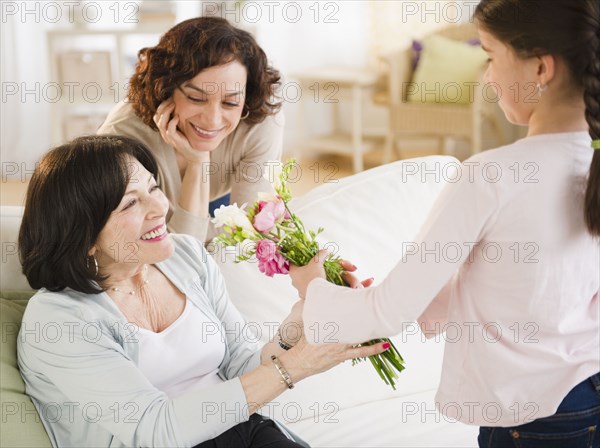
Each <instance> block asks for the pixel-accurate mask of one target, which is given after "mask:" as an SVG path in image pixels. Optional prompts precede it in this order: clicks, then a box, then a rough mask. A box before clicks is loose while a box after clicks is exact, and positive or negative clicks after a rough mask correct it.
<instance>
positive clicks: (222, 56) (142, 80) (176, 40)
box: [128, 17, 281, 129]
mask: <svg viewBox="0 0 600 448" xmlns="http://www.w3.org/2000/svg"><path fill="white" fill-rule="evenodd" d="M234 60H235V61H239V62H240V63H241V64H243V65H244V66H245V67H246V70H247V72H248V78H247V83H246V101H245V104H244V112H243V113H244V114H245V113H248V114H249V115H248V117H247V118H246V119H245V122H246V123H248V124H250V125H254V124H257V123H260V122H261V121H263V120H264V119H265V118H266V117H267V116H269V115H273V114H275V113H277V111H279V109H280V108H281V101H280V100H279V99H278V98H277V93H278V88H279V86H280V79H281V75H280V73H279V71H277V70H276V69H274V68H273V67H271V66H270V65H269V64H268V61H267V56H266V54H265V52H264V51H263V50H262V49H261V48H260V47H259V46H258V44H257V43H256V41H255V40H254V38H253V37H252V35H251V34H250V33H248V32H247V31H243V30H241V29H238V28H236V27H234V26H233V25H231V24H230V23H229V22H228V21H227V20H225V19H222V18H220V17H198V18H195V19H189V20H186V21H184V22H181V23H179V24H177V25H175V26H174V27H173V28H171V29H170V30H169V31H167V32H166V33H165V34H164V35H163V36H162V37H161V39H160V42H159V43H158V45H156V46H155V47H150V48H142V49H141V50H140V51H139V53H138V62H137V65H136V68H135V73H134V75H133V76H132V77H131V80H130V81H129V93H128V99H129V101H130V102H131V103H132V106H133V109H134V111H135V113H136V115H137V116H139V117H140V118H141V119H142V120H143V121H144V123H146V124H147V125H148V126H150V127H151V128H152V129H157V128H156V124H155V123H154V121H153V120H152V117H153V115H154V114H155V112H156V109H157V107H158V106H159V104H160V103H162V102H163V101H165V100H166V99H168V98H169V97H170V96H171V95H172V94H173V91H174V90H175V89H176V88H177V87H178V86H180V85H181V84H182V83H183V82H185V81H187V80H189V79H192V78H193V77H194V76H196V75H197V74H198V73H200V72H201V71H202V70H204V69H206V68H209V67H214V66H217V65H223V64H227V63H228V62H232V61H234Z"/></svg>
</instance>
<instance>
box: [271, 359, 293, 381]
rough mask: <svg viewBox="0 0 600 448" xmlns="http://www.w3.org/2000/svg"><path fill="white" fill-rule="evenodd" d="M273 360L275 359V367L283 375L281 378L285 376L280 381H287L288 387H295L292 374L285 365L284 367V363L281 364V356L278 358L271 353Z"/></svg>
mask: <svg viewBox="0 0 600 448" xmlns="http://www.w3.org/2000/svg"><path fill="white" fill-rule="evenodd" d="M271 361H273V364H274V365H275V368H276V369H277V371H278V372H279V374H280V375H281V378H283V379H282V380H281V381H280V382H281V384H283V383H285V384H286V385H287V388H288V389H293V388H294V383H293V382H292V378H291V377H290V374H289V373H288V371H287V370H285V367H283V365H282V364H281V361H279V358H277V356H275V355H271Z"/></svg>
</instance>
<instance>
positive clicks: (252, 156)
mask: <svg viewBox="0 0 600 448" xmlns="http://www.w3.org/2000/svg"><path fill="white" fill-rule="evenodd" d="M283 125H284V118H283V113H279V114H277V115H276V116H270V117H267V118H266V119H265V121H263V122H262V123H259V124H257V125H254V126H252V127H250V126H248V125H247V124H246V123H244V122H243V121H240V124H239V125H238V127H237V128H236V129H235V130H234V131H233V132H232V133H231V134H230V135H228V136H227V137H226V138H225V139H224V140H223V141H222V142H221V144H220V145H219V146H218V147H217V148H216V149H215V150H214V151H213V152H212V153H211V164H210V168H209V170H207V174H206V175H207V176H208V177H209V178H210V200H211V201H212V200H214V199H217V198H220V197H221V196H223V195H224V194H227V193H229V192H231V203H232V204H233V203H237V204H238V205H242V204H243V203H246V202H247V203H248V204H252V203H253V202H254V201H255V200H256V197H257V194H258V192H261V191H264V192H271V191H272V187H271V185H270V183H269V182H268V181H267V180H266V179H264V178H263V174H264V173H269V172H271V169H270V168H269V166H270V165H269V163H268V162H269V161H274V160H280V158H281V150H282V141H283ZM98 134H120V135H125V136H127V137H132V138H136V139H138V140H140V141H141V142H143V143H144V144H145V145H146V146H148V148H149V149H150V151H152V154H153V155H154V157H155V158H156V161H157V163H158V167H159V174H158V179H157V181H158V184H159V185H160V186H161V188H162V190H163V191H164V192H165V194H166V195H167V198H169V214H168V216H167V221H168V227H169V230H170V231H171V232H174V233H186V234H188V235H192V236H194V237H196V238H198V239H199V240H200V241H204V242H208V241H210V240H211V239H212V238H213V237H214V236H215V235H217V234H218V233H219V231H220V229H215V228H214V226H213V224H212V223H211V222H210V220H209V219H207V218H202V217H199V216H195V215H192V214H191V213H189V212H188V211H187V210H184V209H183V208H181V207H180V206H179V203H178V201H179V196H180V193H181V175H180V173H179V168H178V165H177V159H176V156H175V150H174V148H173V147H171V146H170V145H168V144H166V143H165V142H164V140H163V139H162V137H161V136H160V133H159V132H158V131H155V130H154V129H152V128H150V127H149V126H147V125H146V124H145V123H144V122H143V121H142V120H141V119H140V118H139V117H138V116H137V115H135V112H134V111H133V107H132V106H131V104H130V103H120V104H119V105H117V106H116V107H115V108H114V109H113V110H112V111H111V112H110V114H109V115H108V117H107V118H106V121H105V122H104V124H103V125H102V126H101V127H100V129H99V130H98Z"/></svg>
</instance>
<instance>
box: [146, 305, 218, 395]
mask: <svg viewBox="0 0 600 448" xmlns="http://www.w3.org/2000/svg"><path fill="white" fill-rule="evenodd" d="M137 338H138V340H139V358H138V359H139V368H140V370H141V371H142V373H143V374H144V375H145V376H146V378H148V380H149V381H150V382H151V383H152V384H153V385H154V386H155V387H156V388H157V389H160V390H162V391H163V392H165V393H166V394H167V395H168V396H169V398H175V397H177V396H179V395H181V394H183V393H184V392H187V391H188V390H191V389H202V388H205V387H210V386H213V385H216V384H219V383H222V382H223V380H222V379H221V378H220V377H219V376H218V372H219V366H220V365H221V363H222V362H223V357H224V356H225V339H224V337H223V335H222V334H221V328H219V327H218V326H217V325H216V324H214V323H213V322H212V321H211V320H210V319H208V317H207V316H206V315H205V314H204V313H203V312H202V310H200V308H198V307H195V306H193V305H191V304H190V302H189V300H188V299H186V301H185V308H184V310H183V313H182V314H181V316H179V317H178V318H177V320H176V321H175V322H173V323H172V324H171V325H169V326H168V327H167V328H165V329H164V330H163V331H161V332H159V333H155V332H153V331H151V330H146V329H145V328H139V331H138V334H137Z"/></svg>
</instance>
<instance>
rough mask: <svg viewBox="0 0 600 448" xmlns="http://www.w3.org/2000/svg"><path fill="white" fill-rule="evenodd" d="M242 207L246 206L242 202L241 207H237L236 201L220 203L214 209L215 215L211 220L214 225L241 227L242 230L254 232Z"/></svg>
mask: <svg viewBox="0 0 600 448" xmlns="http://www.w3.org/2000/svg"><path fill="white" fill-rule="evenodd" d="M244 207H246V204H243V205H242V206H241V207H238V205H237V203H235V204H233V205H222V206H220V207H219V208H218V209H216V210H215V217H214V219H212V220H211V221H212V223H213V224H214V225H215V227H222V226H229V227H233V228H236V227H241V228H242V229H244V230H247V231H249V232H252V233H254V232H255V230H254V227H252V223H251V222H250V220H249V219H248V217H247V216H246V212H245V211H244Z"/></svg>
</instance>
